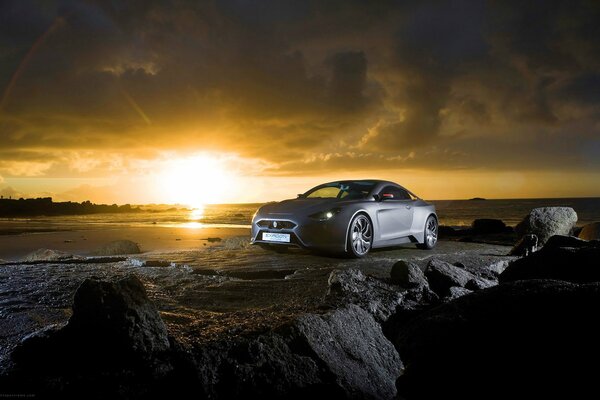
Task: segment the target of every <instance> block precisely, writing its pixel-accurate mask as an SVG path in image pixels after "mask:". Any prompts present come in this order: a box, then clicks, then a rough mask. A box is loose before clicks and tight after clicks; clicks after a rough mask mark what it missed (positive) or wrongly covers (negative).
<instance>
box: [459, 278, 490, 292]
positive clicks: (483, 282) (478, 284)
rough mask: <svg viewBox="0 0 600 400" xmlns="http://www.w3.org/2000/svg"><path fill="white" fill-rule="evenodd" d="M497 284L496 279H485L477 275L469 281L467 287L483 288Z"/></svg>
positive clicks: (470, 288) (472, 288) (471, 288)
mask: <svg viewBox="0 0 600 400" xmlns="http://www.w3.org/2000/svg"><path fill="white" fill-rule="evenodd" d="M497 284H498V282H497V281H495V280H491V279H485V278H481V277H478V276H476V277H474V278H473V279H471V280H469V282H467V284H466V285H465V288H466V289H469V290H482V289H487V288H490V287H492V286H496V285H497Z"/></svg>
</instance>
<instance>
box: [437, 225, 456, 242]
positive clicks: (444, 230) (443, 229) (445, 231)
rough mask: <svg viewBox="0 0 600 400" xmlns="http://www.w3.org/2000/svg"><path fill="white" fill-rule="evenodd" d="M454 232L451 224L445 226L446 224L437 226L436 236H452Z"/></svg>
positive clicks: (441, 237)
mask: <svg viewBox="0 0 600 400" xmlns="http://www.w3.org/2000/svg"><path fill="white" fill-rule="evenodd" d="M455 234H456V230H455V229H454V228H453V227H451V226H447V225H440V226H438V236H439V237H440V239H443V238H445V237H451V236H454V235H455Z"/></svg>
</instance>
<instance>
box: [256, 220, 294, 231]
mask: <svg viewBox="0 0 600 400" xmlns="http://www.w3.org/2000/svg"><path fill="white" fill-rule="evenodd" d="M256 224H257V225H258V226H260V227H261V228H269V229H294V228H295V227H296V224H295V223H293V222H292V221H280V220H275V221H271V220H266V219H263V220H260V221H258V222H257V223H256Z"/></svg>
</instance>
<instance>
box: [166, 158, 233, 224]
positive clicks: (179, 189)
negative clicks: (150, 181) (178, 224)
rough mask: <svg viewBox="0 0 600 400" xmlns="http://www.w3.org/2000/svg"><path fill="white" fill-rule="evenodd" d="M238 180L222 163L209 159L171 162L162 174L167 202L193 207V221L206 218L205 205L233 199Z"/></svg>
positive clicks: (185, 159)
mask: <svg viewBox="0 0 600 400" xmlns="http://www.w3.org/2000/svg"><path fill="white" fill-rule="evenodd" d="M235 180H236V179H235V177H234V175H233V174H232V173H230V172H229V171H227V167H226V165H225V164H224V162H223V161H222V160H220V159H218V158H216V157H211V156H208V155H199V156H194V157H189V158H181V159H178V160H171V161H168V162H167V163H166V165H165V166H164V169H163V172H162V173H160V186H161V188H162V190H164V191H165V192H164V197H165V198H166V200H167V201H168V202H169V203H177V204H186V205H188V206H190V207H192V208H193V209H194V210H193V212H192V215H191V217H190V219H192V220H194V219H195V220H198V219H200V218H201V217H202V214H203V213H204V205H205V204H214V203H222V202H224V201H227V200H228V199H230V198H231V192H234V191H235Z"/></svg>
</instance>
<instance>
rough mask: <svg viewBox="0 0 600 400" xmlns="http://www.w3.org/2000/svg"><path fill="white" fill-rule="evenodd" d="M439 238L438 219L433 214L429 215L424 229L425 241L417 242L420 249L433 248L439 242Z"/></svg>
mask: <svg viewBox="0 0 600 400" xmlns="http://www.w3.org/2000/svg"><path fill="white" fill-rule="evenodd" d="M437 238H438V221H437V218H436V217H435V216H433V215H430V216H429V217H427V220H426V221H425V229H424V231H423V243H419V244H417V247H418V248H419V249H423V250H431V249H433V248H434V247H435V245H436V244H437Z"/></svg>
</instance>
